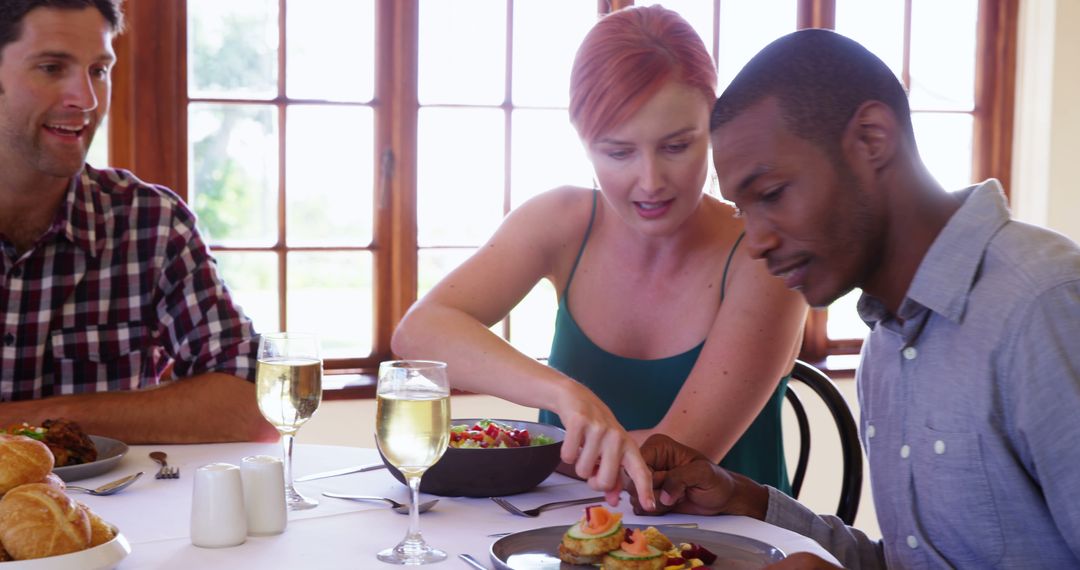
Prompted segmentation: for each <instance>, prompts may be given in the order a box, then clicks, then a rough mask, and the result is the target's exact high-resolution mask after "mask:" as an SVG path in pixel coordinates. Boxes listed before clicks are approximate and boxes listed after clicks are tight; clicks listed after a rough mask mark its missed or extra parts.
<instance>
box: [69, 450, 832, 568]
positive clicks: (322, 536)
mask: <svg viewBox="0 0 1080 570" xmlns="http://www.w3.org/2000/svg"><path fill="white" fill-rule="evenodd" d="M155 449H161V450H163V451H165V452H167V453H168V455H169V464H170V465H176V466H179V467H180V473H181V476H180V478H179V479H161V480H159V479H154V478H153V474H154V473H155V472H156V464H154V462H153V461H152V460H151V459H150V458H149V457H148V453H149V452H150V451H152V450H155ZM280 453H281V446H280V445H278V444H258V443H235V444H218V445H180V446H153V447H149V446H132V448H131V450H130V452H129V453H128V454H127V456H126V457H124V459H123V460H122V461H121V462H120V464H119V466H118V467H117V468H116V469H114V470H113V471H111V472H109V473H107V474H104V475H100V476H98V477H95V478H93V479H87V480H85V481H83V482H81V483H79V484H80V485H85V486H90V487H93V486H96V485H98V484H101V483H105V482H107V481H110V480H112V479H115V478H118V477H119V476H121V475H126V474H128V473H132V472H135V471H145V472H146V475H144V477H143V478H142V479H141V480H139V481H138V482H136V483H135V484H134V485H132V486H131V487H129V488H128V489H126V490H125V491H123V492H122V493H120V494H117V495H112V496H107V497H93V496H85V495H80V496H79V497H78V498H79V499H80V500H82V501H83V502H85V503H87V504H88V505H89V506H90V507H91V508H92V509H94V511H96V512H97V513H99V514H100V515H101V516H102V517H103V518H104V519H105V520H107V521H109V522H111V523H112V524H114V525H116V526H117V527H118V528H119V529H120V532H121V533H123V535H124V536H125V537H126V538H127V539H128V541H130V543H131V548H132V552H131V555H130V556H128V557H127V558H126V559H124V561H123V562H122V563H121V564H120V566H119V568H120V569H121V570H130V569H136V568H140V569H141V568H154V569H159V568H160V569H172V568H175V569H178V570H179V569H184V570H187V569H191V568H199V569H215V568H230V569H232V568H283V569H290V570H293V569H301V568H304V569H307V568H319V569H322V568H350V569H356V568H387V569H389V568H391V567H392V566H391V565H387V564H384V563H382V562H379V561H378V559H376V558H375V553H376V552H377V551H379V550H381V549H383V548H387V547H390V546H393V545H395V544H397V543H398V541H400V540H401V538H402V537H403V536H404V535H405V531H406V529H407V527H408V517H406V516H402V515H399V514H397V513H394V512H393V511H391V510H389V509H388V508H386V507H384V506H380V504H379V503H360V502H355V501H343V500H338V499H331V498H328V497H323V496H321V493H322V492H323V491H336V492H343V493H356V494H365V495H379V496H384V497H390V498H394V499H397V500H399V501H401V502H408V488H407V487H405V486H404V485H402V484H401V483H398V482H397V480H395V479H394V478H393V477H392V476H391V475H390V474H389V473H388V472H387V471H386V470H385V469H380V470H377V471H371V472H367V473H356V474H352V475H345V476H340V477H333V478H329V479H320V480H316V481H310V482H307V483H297V485H296V486H297V489H298V490H299V491H300V492H301V493H303V494H305V495H307V496H309V497H317V498H318V500H319V502H320V505H319V506H318V507H317V508H315V509H311V510H307V511H299V512H290V513H289V526H288V528H287V529H286V530H285V532H284V533H283V534H280V535H276V536H270V537H249V538H248V540H247V542H246V543H244V544H243V545H240V546H236V547H232V548H221V549H207V548H199V547H196V546H192V544H191V540H190V534H189V530H188V526H189V517H190V513H191V490H192V489H191V487H192V479H193V477H192V474H193V473H194V472H195V470H196V469H197V468H198V467H200V466H202V465H205V464H207V463H213V462H219V461H223V462H228V463H233V464H236V465H239V464H240V460H241V458H243V457H245V456H248V455H257V454H268V455H279V454H280ZM293 461H294V463H295V468H294V474H295V475H296V476H301V475H304V474H307V473H312V472H316V471H325V470H329V469H334V468H339V467H346V466H350V465H361V464H365V463H378V461H379V458H378V454H377V453H376V452H375V450H373V449H361V448H352V447H338V446H322V445H298V446H296V449H295V451H294V455H293ZM596 494H597V493H596V492H595V491H592V490H590V489H589V488H588V487H587V486H586V485H585V484H584V483H582V482H580V481H575V480H573V479H571V478H568V477H564V476H562V475H558V474H555V475H552V476H551V477H549V478H548V479H547V480H546V481H545V482H544V483H542V484H541V485H540V486H539V487H537V488H536V489H534V490H533V491H531V492H529V493H525V494H522V495H516V496H514V497H512V500H513V502H514V503H515V504H517V505H519V506H521V507H523V508H527V507H531V506H535V505H538V504H540V503H545V502H548V501H555V500H560V499H568V498H580V497H588V496H590V495H596ZM428 498H430V497H428ZM624 504H625V508H623V509H620V510H622V511H623V512H625V513H626V514H625V520H626V521H627V522H628V523H630V524H657V523H658V522H661V519H658V518H656V517H637V516H635V515H634V514H633V513H632V511H631V509H630V506H629V503H628V502H626V503H624ZM580 517H581V508H579V507H569V508H564V509H556V510H552V511H548V512H546V513H544V514H542V515H541V516H540V517H538V518H524V517H518V516H514V515H511V514H510V513H507V512H506V511H503V510H502V509H501V508H499V507H498V506H497V505H495V504H494V503H493V502H491V501H490V500H489V499H469V498H457V497H455V498H448V497H442V498H441V500H440V501H439V504H438V505H437V506H436V507H435V508H434V509H433V510H431V511H429V512H427V513H425V514H423V515H422V516H421V517H420V526H421V530H422V532H423V533H424V537H425V539H427V541H428V542H429V543H431V544H432V545H434V546H436V547H438V548H441V549H443V550H445V551H446V552H447V553H448V554H449V555H450V557H449V558H448V560H447V561H446V562H443V563H440V564H437V565H435V567H436V568H463V567H465V565H464V563H463V562H462V561H460V560H458V559H457V555H458V554H459V553H466V552H467V553H469V554H472V555H473V556H475V557H476V558H477V559H478V560H480V561H481V562H483V563H485V564H487V565H488V566H492V563H491V560H490V555H489V553H488V548H489V547H490V545H491V543H492V542H493V541H494V540H495V539H493V538H490V537H488V536H487V535H488V534H489V533H495V532H506V531H522V530H528V529H533V528H539V527H546V526H553V525H570V524H572V523H573V522H574V521H575V520H577V519H578V518H580ZM662 522H696V523H698V524H699V525H700V527H701V528H704V529H710V530H717V531H723V532H728V533H732V534H738V535H743V536H748V537H751V538H755V539H758V540H761V541H764V542H766V543H769V544H772V545H774V546H776V547H777V548H780V549H781V550H783V551H784V552H786V553H788V554H791V553H793V552H799V551H809V552H813V553H815V554H818V555H819V556H822V557H823V558H825V559H826V560H830V561H834V562H835V559H834V558H833V557H832V556H831V555H829V553H828V552H826V551H825V550H824V549H822V548H821V547H820V546H819V545H818V544H817V543H816V542H814V541H812V540H810V539H808V538H805V537H803V536H800V535H798V534H795V533H793V532H789V531H787V530H784V529H781V528H778V527H775V526H772V525H769V524H766V523H764V522H761V521H758V520H754V519H750V518H746V517H727V516H724V517H694V516H689V515H667V516H665V517H663V519H662Z"/></svg>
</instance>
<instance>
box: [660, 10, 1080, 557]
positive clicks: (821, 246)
mask: <svg viewBox="0 0 1080 570" xmlns="http://www.w3.org/2000/svg"><path fill="white" fill-rule="evenodd" d="M711 128H712V132H713V149H714V150H713V152H714V160H715V162H716V170H717V173H718V174H719V176H720V186H721V189H722V192H723V194H724V197H725V198H727V199H729V200H731V201H733V202H734V203H735V205H736V206H737V207H738V208H739V210H740V211H741V212H742V214H743V216H744V219H745V221H746V240H745V242H746V245H747V247H749V248H751V250H750V251H751V253H752V254H753V255H754V256H755V257H759V258H762V259H764V260H765V261H766V263H767V264H768V266H769V269H770V271H771V272H772V273H774V274H776V275H777V276H779V277H781V278H783V279H784V280H785V281H786V283H787V285H788V286H789V287H792V288H795V289H798V290H800V291H801V292H802V293H803V295H804V296H805V297H806V299H807V301H808V302H809V303H810V304H811V305H814V306H826V305H828V304H829V303H830V302H832V301H833V300H835V299H837V298H839V297H840V296H842V295H843V294H845V293H847V292H848V291H850V290H851V289H853V288H855V287H860V288H862V290H863V296H862V298H861V299H860V301H859V313H860V315H861V316H862V318H863V319H864V320H865V321H866V322H867V324H869V325H870V327H871V329H872V330H871V332H870V334H869V336H868V337H867V339H866V342H865V343H864V345H863V353H862V362H861V364H860V366H859V370H858V374H857V382H858V389H859V403H860V406H861V409H862V417H861V420H860V424H861V426H860V427H861V436H862V443H863V448H864V449H865V450H866V453H867V457H868V459H869V463H870V480H871V483H872V486H873V491H874V501H875V508H876V511H877V514H878V519H879V522H880V526H881V530H882V540H881V541H872V540H869V539H868V538H867V537H866V536H865V535H864V534H863V533H861V532H859V531H858V530H855V529H853V528H850V527H847V526H845V525H844V524H843V523H842V522H841V521H840V520H839V519H837V518H836V517H832V516H818V515H815V514H813V513H812V512H810V511H809V510H808V509H806V508H805V507H804V506H802V505H801V504H799V503H798V502H796V501H794V500H793V499H791V498H789V497H787V496H785V495H783V494H782V493H780V492H778V491H777V490H775V489H772V488H768V487H764V486H761V485H758V484H757V483H754V482H753V481H751V480H749V479H747V478H745V477H742V476H741V475H737V474H734V473H730V472H726V471H724V470H722V469H720V468H719V467H716V466H715V465H712V464H711V463H710V462H708V461H707V460H704V459H703V458H702V457H700V455H699V454H696V452H694V451H693V450H691V449H689V448H685V447H683V446H680V445H679V444H677V443H675V442H673V441H672V440H670V439H667V438H663V437H657V438H654V439H651V440H650V441H648V442H646V444H645V446H644V447H643V449H642V454H643V455H644V456H645V458H646V460H647V461H648V462H649V463H650V465H651V466H652V467H653V469H654V470H656V471H657V476H656V480H657V481H658V482H659V483H658V486H659V490H660V491H661V493H660V502H661V504H663V505H666V506H667V508H673V509H674V510H678V511H683V512H694V513H698V514H704V513H728V514H742V515H748V516H754V517H756V518H759V519H762V520H765V521H766V522H769V523H772V524H775V525H779V526H782V527H785V528H788V529H790V530H793V531H795V532H798V533H800V534H803V535H805V536H809V537H811V538H813V539H815V540H816V541H817V542H819V543H820V544H821V545H822V546H824V547H825V548H827V549H828V550H829V551H830V552H831V553H833V554H834V555H835V556H836V558H837V559H838V560H839V561H840V562H841V563H842V564H844V565H845V566H847V567H851V568H878V567H886V566H888V567H899V568H945V567H960V568H1080V248H1078V246H1077V244H1076V243H1074V242H1072V241H1070V240H1068V239H1067V238H1065V237H1063V236H1061V235H1058V234H1056V233H1053V232H1051V231H1048V230H1045V229H1041V228H1037V227H1034V226H1030V225H1026V224H1023V223H1020V222H1017V221H1013V220H1010V219H1009V212H1008V209H1007V206H1006V202H1005V197H1004V195H1003V193H1002V190H1001V187H1000V185H999V184H998V183H997V181H995V180H990V181H987V182H985V183H983V184H980V185H977V186H973V187H971V188H967V189H964V190H961V191H959V192H955V193H950V192H947V191H945V190H944V189H943V188H942V187H941V186H940V184H938V183H937V182H936V181H935V180H934V179H933V177H932V176H931V175H930V174H929V173H928V172H927V170H926V168H925V167H924V166H923V164H922V161H921V159H920V158H919V155H918V151H917V149H916V146H915V138H914V133H913V130H912V126H911V117H910V110H909V108H908V104H907V97H906V94H905V93H904V90H903V88H902V86H901V85H900V83H899V82H898V81H897V79H896V77H895V76H894V75H893V74H892V72H891V71H890V70H889V68H888V67H887V66H886V65H885V64H884V63H882V62H881V61H880V60H878V59H877V58H876V57H874V56H873V55H872V54H870V52H868V51H867V50H866V49H864V48H863V47H862V46H860V45H859V44H857V43H855V42H853V41H851V40H849V39H847V38H844V37H843V36H840V35H838V34H835V33H833V32H829V31H825V30H803V31H800V32H796V33H794V34H790V35H788V36H785V37H783V38H780V39H779V40H777V41H775V42H773V43H772V44H770V45H769V46H767V47H766V48H765V49H764V50H762V51H761V52H760V53H759V54H758V55H757V56H755V58H754V59H752V60H751V61H750V62H749V63H748V64H747V66H746V67H745V68H744V69H743V70H742V72H741V73H740V74H739V75H738V76H737V77H736V78H735V80H734V81H733V82H732V84H731V85H730V86H729V87H728V88H727V90H725V92H724V94H723V95H721V96H720V99H719V100H718V101H717V104H716V107H715V109H714V111H713V117H712V125H711ZM787 565H788V567H802V566H800V565H804V566H805V567H829V565H827V564H825V563H824V561H822V560H820V559H818V558H816V557H813V556H811V555H799V556H796V557H792V558H791V559H790V560H789V561H788V562H787Z"/></svg>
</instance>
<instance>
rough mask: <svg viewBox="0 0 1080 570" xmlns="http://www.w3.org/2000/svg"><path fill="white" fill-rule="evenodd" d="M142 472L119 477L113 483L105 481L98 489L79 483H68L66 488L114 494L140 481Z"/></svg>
mask: <svg viewBox="0 0 1080 570" xmlns="http://www.w3.org/2000/svg"><path fill="white" fill-rule="evenodd" d="M142 474H143V472H142V471H139V472H138V473H136V474H134V475H128V476H127V477H123V478H120V479H117V480H116V481H113V482H111V483H105V484H104V485H102V486H100V487H98V488H97V489H87V488H86V487H79V486H78V485H66V486H65V488H66V489H72V490H75V491H82V492H84V493H90V494H91V495H98V496H101V495H112V494H113V493H119V492H120V491H123V490H124V489H127V488H128V486H129V485H131V484H132V483H134V482H135V481H138V479H139V477H142Z"/></svg>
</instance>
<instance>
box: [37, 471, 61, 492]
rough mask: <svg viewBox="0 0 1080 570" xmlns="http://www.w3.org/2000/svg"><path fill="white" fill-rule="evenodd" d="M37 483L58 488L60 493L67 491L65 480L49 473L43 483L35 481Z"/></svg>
mask: <svg viewBox="0 0 1080 570" xmlns="http://www.w3.org/2000/svg"><path fill="white" fill-rule="evenodd" d="M35 483H44V484H46V485H48V486H50V487H54V488H56V489H57V490H59V491H66V490H67V484H66V483H64V480H63V479H61V478H60V476H59V475H57V474H56V473H49V474H48V475H46V476H45V478H44V479H42V480H41V481H35Z"/></svg>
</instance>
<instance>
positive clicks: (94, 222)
mask: <svg viewBox="0 0 1080 570" xmlns="http://www.w3.org/2000/svg"><path fill="white" fill-rule="evenodd" d="M97 176H98V171H96V170H93V169H92V168H90V167H89V166H86V167H84V168H83V170H82V172H81V173H79V174H78V175H77V176H75V177H73V178H72V179H71V184H70V185H69V186H68V191H67V197H66V199H65V202H64V208H63V210H62V217H61V218H60V219H58V220H57V222H56V223H57V225H59V231H60V232H61V233H62V234H63V235H64V237H66V238H67V239H68V240H69V241H71V243H73V244H75V246H76V247H78V248H80V249H82V250H83V251H85V252H86V253H87V254H88V255H90V256H91V257H97V256H99V255H101V251H102V249H104V247H105V238H106V231H105V223H106V220H105V210H106V208H105V206H104V204H103V202H102V200H103V194H102V192H101V191H100V188H99V185H98V182H97Z"/></svg>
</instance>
